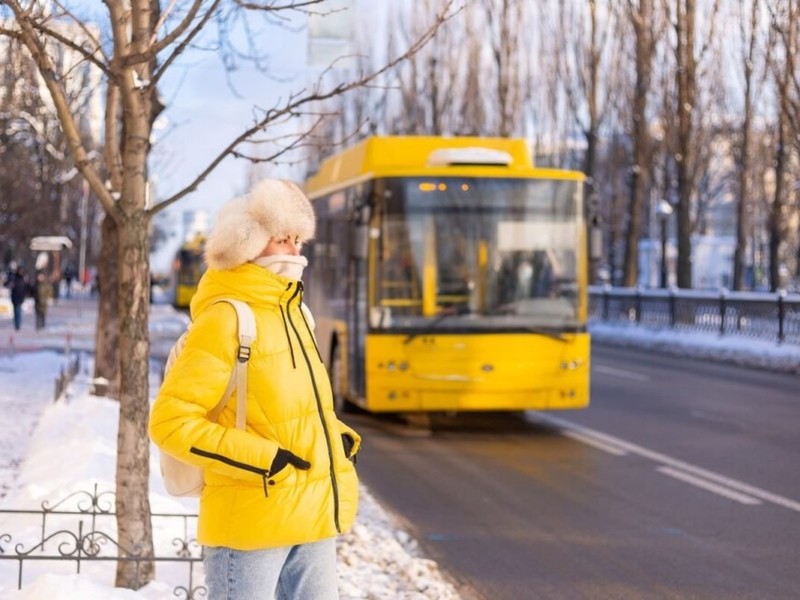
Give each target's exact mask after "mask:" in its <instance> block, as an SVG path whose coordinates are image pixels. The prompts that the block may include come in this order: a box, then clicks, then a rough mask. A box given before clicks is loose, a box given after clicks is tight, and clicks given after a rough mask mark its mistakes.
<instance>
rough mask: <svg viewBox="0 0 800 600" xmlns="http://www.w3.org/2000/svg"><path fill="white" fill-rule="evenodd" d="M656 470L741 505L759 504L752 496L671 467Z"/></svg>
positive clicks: (759, 501)
mask: <svg viewBox="0 0 800 600" xmlns="http://www.w3.org/2000/svg"><path fill="white" fill-rule="evenodd" d="M656 470H657V471H658V472H659V473H663V474H664V475H669V476H670V477H674V478H675V479H680V480H681V481H685V482H686V483H690V484H692V485H694V486H697V487H699V488H702V489H704V490H707V491H709V492H713V493H715V494H719V495H720V496H724V497H726V498H730V499H731V500H735V501H736V502H740V503H742V504H761V500H757V499H756V498H753V497H752V496H748V495H746V494H740V493H739V492H734V491H733V490H731V489H728V488H726V487H722V486H721V485H717V484H716V483H711V482H710V481H706V480H705V479H700V478H699V477H695V476H694V475H689V474H688V473H684V472H683V471H678V470H676V469H673V468H672V467H657V468H656Z"/></svg>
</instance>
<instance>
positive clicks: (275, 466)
mask: <svg viewBox="0 0 800 600" xmlns="http://www.w3.org/2000/svg"><path fill="white" fill-rule="evenodd" d="M286 465H292V466H293V467H294V468H295V469H302V470H303V471H305V470H307V469H310V468H311V463H310V462H308V461H307V460H303V459H302V458H300V457H299V456H297V455H296V454H292V453H291V452H289V451H288V450H284V449H283V448H279V449H278V453H277V454H276V455H275V459H274V460H273V461H272V465H270V467H269V474H270V476H273V475H275V474H277V473H278V472H279V471H280V470H281V469H283V468H284V467H285V466H286Z"/></svg>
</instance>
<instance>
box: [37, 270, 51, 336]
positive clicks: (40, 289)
mask: <svg viewBox="0 0 800 600" xmlns="http://www.w3.org/2000/svg"><path fill="white" fill-rule="evenodd" d="M52 297H53V286H52V285H51V284H50V282H49V281H47V277H46V276H45V274H44V273H43V272H41V271H39V273H37V275H36V281H35V282H34V284H33V305H34V307H35V312H36V329H44V325H45V319H46V317H47V306H48V304H49V303H50V299H51V298H52Z"/></svg>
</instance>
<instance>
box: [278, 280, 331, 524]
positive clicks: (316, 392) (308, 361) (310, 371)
mask: <svg viewBox="0 0 800 600" xmlns="http://www.w3.org/2000/svg"><path fill="white" fill-rule="evenodd" d="M302 291H303V284H302V283H301V282H298V283H297V290H296V291H295V293H294V294H293V295H292V297H291V298H290V299H289V302H287V310H286V314H287V316H288V320H289V325H290V326H291V328H292V331H294V334H295V336H296V337H297V342H298V344H299V346H300V351H301V352H302V353H303V358H305V360H306V367H307V368H308V375H309V377H311V385H312V387H313V388H314V398H315V400H316V403H317V412H318V413H319V420H320V422H321V423H322V431H323V432H324V434H325V444H326V446H327V448H328V465H329V466H328V471H329V475H330V478H331V487H332V489H333V522H334V525H335V526H336V531H337V532H339V533H341V532H342V528H341V526H340V525H339V486H338V483H337V481H336V471H335V470H334V468H333V446H332V445H331V438H330V435H329V433H328V423H327V421H326V420H325V413H324V412H323V410H322V399H321V398H320V395H319V388H318V387H317V379H316V378H315V377H314V370H313V369H312V367H311V359H310V358H309V357H308V353H307V352H306V349H305V346H303V341H302V340H301V339H300V332H299V331H298V330H297V327H295V324H294V321H292V315H291V313H290V312H289V310H288V308H289V306H290V303H291V301H292V300H294V299H295V298H296V297H297V296H298V294H299V295H300V300H299V302H298V303H297V310H299V311H300V314H301V316H302V312H303V309H302V308H301V306H300V304H301V303H302V302H303V294H302ZM303 321H304V322H305V319H303ZM306 327H308V324H307V323H306ZM311 337H312V339H313V337H314V336H313V335H312V336H311ZM314 347H316V343H315V344H314Z"/></svg>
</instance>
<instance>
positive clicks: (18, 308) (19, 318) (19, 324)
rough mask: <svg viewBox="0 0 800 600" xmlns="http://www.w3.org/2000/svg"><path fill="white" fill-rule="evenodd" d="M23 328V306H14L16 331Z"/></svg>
mask: <svg viewBox="0 0 800 600" xmlns="http://www.w3.org/2000/svg"><path fill="white" fill-rule="evenodd" d="M20 327H22V304H15V305H14V329H16V330H17V331H19V328H20Z"/></svg>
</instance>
